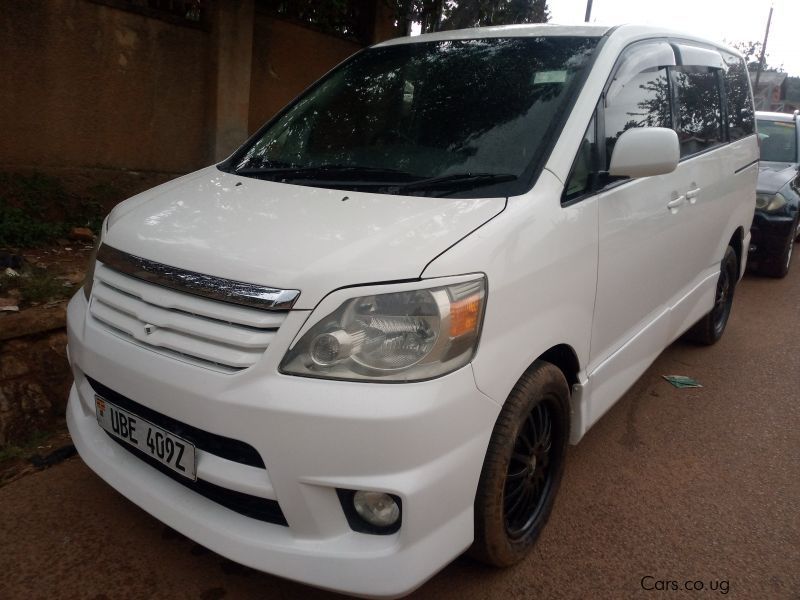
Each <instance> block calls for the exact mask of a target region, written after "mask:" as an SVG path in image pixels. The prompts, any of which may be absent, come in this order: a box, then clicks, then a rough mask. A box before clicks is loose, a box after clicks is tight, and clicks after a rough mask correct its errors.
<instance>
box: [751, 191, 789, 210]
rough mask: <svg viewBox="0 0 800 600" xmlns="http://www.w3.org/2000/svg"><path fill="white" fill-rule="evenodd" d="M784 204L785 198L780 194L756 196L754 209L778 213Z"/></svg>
mask: <svg viewBox="0 0 800 600" xmlns="http://www.w3.org/2000/svg"><path fill="white" fill-rule="evenodd" d="M786 203H787V200H786V198H784V197H783V196H782V195H781V194H756V208H757V209H758V210H763V211H764V212H776V211H779V210H780V209H782V208H783V207H784V206H786Z"/></svg>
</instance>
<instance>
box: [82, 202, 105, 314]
mask: <svg viewBox="0 0 800 600" xmlns="http://www.w3.org/2000/svg"><path fill="white" fill-rule="evenodd" d="M107 223H108V218H106V219H105V220H104V221H103V224H102V225H101V226H100V233H98V234H97V241H96V242H95V244H94V248H92V253H91V254H90V255H89V265H88V266H87V267H86V276H85V277H84V278H83V295H84V296H85V297H86V301H87V302H88V301H89V298H91V296H92V285H94V266H95V264H96V263H97V251H98V250H99V249H100V244H102V243H103V233H105V230H106V225H107Z"/></svg>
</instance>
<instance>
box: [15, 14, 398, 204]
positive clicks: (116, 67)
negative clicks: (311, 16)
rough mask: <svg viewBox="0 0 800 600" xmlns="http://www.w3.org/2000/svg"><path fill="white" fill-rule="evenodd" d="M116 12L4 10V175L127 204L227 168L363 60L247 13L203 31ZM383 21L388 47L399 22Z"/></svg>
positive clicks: (342, 45) (215, 21)
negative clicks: (248, 141)
mask: <svg viewBox="0 0 800 600" xmlns="http://www.w3.org/2000/svg"><path fill="white" fill-rule="evenodd" d="M375 1H376V2H377V3H378V5H379V6H381V5H382V0H375ZM103 2H106V4H103ZM114 3H116V4H117V5H121V6H122V5H124V4H125V2H124V1H123V0H113V1H112V0H98V1H90V0H5V1H4V2H3V3H2V10H0V72H1V73H2V84H1V85H0V171H5V172H30V171H32V170H35V171H40V172H43V173H46V174H50V175H55V176H58V177H61V178H62V180H63V182H64V184H65V186H66V187H67V188H68V189H69V190H70V191H77V192H78V193H81V191H82V190H86V189H90V188H91V187H92V186H93V185H95V184H98V183H101V184H106V183H110V184H111V185H112V186H113V187H114V188H115V189H119V194H118V195H119V196H121V197H120V198H118V199H122V198H124V197H126V196H128V195H131V194H133V193H136V192H138V191H140V190H141V189H145V188H147V187H151V186H152V185H154V184H156V183H160V182H161V181H164V180H166V179H169V178H171V177H174V176H176V175H178V174H182V173H186V172H189V171H192V170H195V169H197V168H200V167H202V166H205V165H207V164H210V163H212V162H214V161H215V158H221V157H222V156H224V154H226V153H227V152H229V151H230V150H231V149H232V148H235V147H236V146H237V145H238V144H240V143H241V142H242V141H244V139H245V138H246V137H247V135H248V134H249V133H252V132H253V131H254V130H255V129H257V128H258V127H259V126H260V125H261V124H263V123H264V122H265V121H266V120H267V119H269V117H271V116H272V115H273V114H274V113H275V112H276V111H278V110H279V109H280V108H281V107H283V106H284V105H285V104H286V103H287V102H289V101H290V100H291V99H292V98H294V97H295V96H296V95H297V94H298V93H300V92H301V91H302V90H303V89H304V88H305V87H307V86H308V85H309V84H310V83H311V82H312V81H314V80H315V79H316V78H318V77H319V76H320V75H322V74H323V73H325V72H326V71H328V70H329V69H330V68H331V67H333V66H334V65H336V64H337V63H339V62H340V61H341V60H343V59H344V58H346V57H347V56H349V55H351V54H352V53H354V52H356V51H357V50H358V49H359V48H360V47H361V46H360V45H359V44H357V43H354V42H350V41H346V40H343V39H340V38H338V37H335V36H331V35H326V34H323V33H320V32H318V31H316V30H313V29H310V28H307V27H304V26H301V25H298V24H295V23H292V22H289V21H285V20H280V19H276V18H273V17H272V16H270V15H269V14H267V13H264V12H261V11H260V10H258V9H255V10H254V2H253V0H217V1H216V2H213V3H210V6H211V8H212V10H211V14H210V15H209V19H208V26H207V27H200V26H190V25H186V24H181V23H176V22H172V21H169V20H162V19H158V18H153V17H152V16H145V15H143V14H140V13H137V12H131V11H128V10H122V9H119V8H114V7H112V6H109V5H108V4H114ZM378 13H379V17H380V18H381V19H383V20H384V21H385V22H380V23H378V22H376V23H375V26H374V31H375V37H376V39H385V38H386V37H390V36H391V34H392V32H393V27H392V20H391V18H390V17H391V15H390V14H388V13H386V11H385V10H382V9H381V10H379V11H378ZM245 27H249V29H247V30H245V29H243V28H245ZM249 32H252V36H249V35H246V33H249ZM251 39H252V41H251ZM242 57H246V58H249V57H252V61H251V64H248V61H247V60H243V59H242ZM234 88H236V89H234ZM0 195H2V190H0Z"/></svg>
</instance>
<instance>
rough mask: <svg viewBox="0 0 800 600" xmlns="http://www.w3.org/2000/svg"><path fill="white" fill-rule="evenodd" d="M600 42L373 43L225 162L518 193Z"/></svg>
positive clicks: (305, 180) (386, 183)
mask: <svg viewBox="0 0 800 600" xmlns="http://www.w3.org/2000/svg"><path fill="white" fill-rule="evenodd" d="M598 39H599V38H587V37H538V38H531V37H526V38H489V39H471V40H450V41H441V42H422V43H411V44H400V45H391V46H386V47H376V48H370V49H368V50H365V51H364V52H361V53H359V54H357V55H356V56H355V57H353V58H352V59H351V60H349V61H348V62H346V63H345V64H344V65H342V66H341V67H339V68H338V69H336V70H335V71H333V72H332V73H331V74H329V75H328V76H327V77H326V78H325V79H323V80H322V81H320V82H319V83H318V84H316V85H315V86H314V87H313V88H312V89H311V90H309V91H308V92H307V93H306V94H305V95H303V96H301V97H300V98H298V99H297V100H296V101H295V102H294V103H293V104H292V105H290V106H289V107H288V108H287V109H285V110H284V112H283V113H282V114H280V115H279V116H278V117H277V118H276V119H274V120H273V121H272V122H271V123H270V124H268V126H267V127H266V128H265V129H264V130H263V131H262V132H260V137H258V138H257V139H256V141H254V142H252V143H251V144H250V145H249V146H245V147H244V148H242V149H241V150H240V151H239V152H237V153H236V154H235V155H234V157H233V158H232V160H230V161H228V162H227V163H226V164H225V165H222V166H221V167H220V168H224V169H225V170H229V171H234V172H236V173H239V174H241V175H245V176H251V177H258V178H263V179H272V180H275V181H285V182H287V183H294V184H299V185H311V186H317V187H332V188H337V189H345V190H357V189H360V190H366V191H372V192H379V193H401V194H413V195H436V196H441V195H460V196H462V197H466V196H469V197H480V196H483V197H488V196H505V195H513V192H515V191H516V193H522V192H524V191H526V190H527V189H528V188H529V187H530V184H531V183H532V181H531V178H532V176H533V175H534V174H535V173H536V172H538V171H537V170H538V166H539V164H540V163H541V161H542V160H543V158H544V156H543V154H544V153H545V152H547V151H549V147H550V141H551V140H552V139H553V137H554V136H555V135H557V133H558V130H559V129H560V123H561V121H562V119H563V116H564V113H565V112H566V109H567V108H568V107H569V106H570V101H571V99H573V98H574V97H575V95H576V94H577V92H578V90H579V88H580V85H581V84H582V81H583V77H582V73H583V70H584V67H585V66H586V64H587V62H588V59H589V57H590V56H591V54H592V52H593V51H594V49H595V47H596V46H597V42H598ZM523 188H524V189H523Z"/></svg>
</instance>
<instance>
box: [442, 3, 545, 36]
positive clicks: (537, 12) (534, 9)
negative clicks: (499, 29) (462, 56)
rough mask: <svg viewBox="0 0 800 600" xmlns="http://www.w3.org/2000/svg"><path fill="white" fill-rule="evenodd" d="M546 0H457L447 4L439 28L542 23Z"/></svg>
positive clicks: (543, 21)
mask: <svg viewBox="0 0 800 600" xmlns="http://www.w3.org/2000/svg"><path fill="white" fill-rule="evenodd" d="M549 19H550V11H549V10H548V8H547V0H460V1H459V2H452V3H448V5H447V6H446V8H445V12H444V19H443V22H442V29H463V28H465V27H484V26H487V25H513V24H517V23H546V22H547V21H548V20H549Z"/></svg>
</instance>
